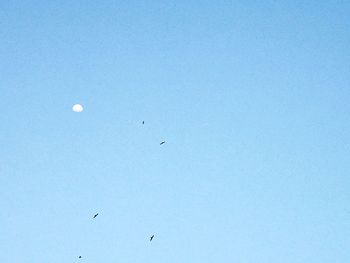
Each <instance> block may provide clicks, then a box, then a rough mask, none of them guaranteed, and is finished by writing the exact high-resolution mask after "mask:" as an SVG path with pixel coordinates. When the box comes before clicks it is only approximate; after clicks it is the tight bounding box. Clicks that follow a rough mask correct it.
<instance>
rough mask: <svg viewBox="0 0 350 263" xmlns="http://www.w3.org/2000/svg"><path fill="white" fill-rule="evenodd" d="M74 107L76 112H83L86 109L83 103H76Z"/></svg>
mask: <svg viewBox="0 0 350 263" xmlns="http://www.w3.org/2000/svg"><path fill="white" fill-rule="evenodd" d="M72 109H73V111H74V112H82V111H83V110H84V108H83V106H82V105H81V104H74V105H73V107H72Z"/></svg>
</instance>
